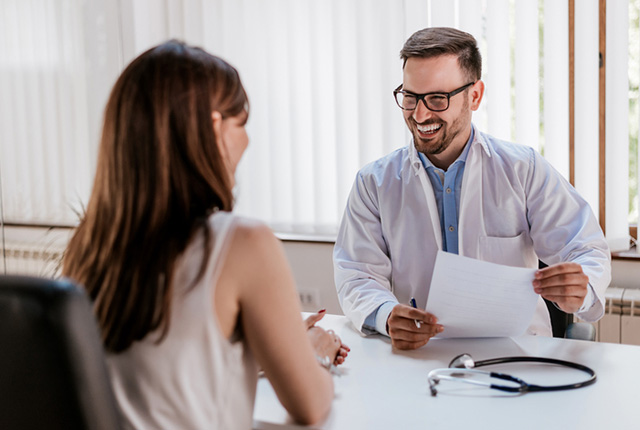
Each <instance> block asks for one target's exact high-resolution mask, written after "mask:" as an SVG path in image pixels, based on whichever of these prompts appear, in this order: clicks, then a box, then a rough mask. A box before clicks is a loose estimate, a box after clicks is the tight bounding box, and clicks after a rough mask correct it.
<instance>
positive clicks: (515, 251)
mask: <svg viewBox="0 0 640 430" xmlns="http://www.w3.org/2000/svg"><path fill="white" fill-rule="evenodd" d="M479 251H480V259H481V260H483V261H489V262H491V263H497V264H504V265H506V266H514V267H532V268H535V267H537V261H538V258H537V257H536V254H535V252H534V251H533V247H532V246H531V239H529V237H528V236H527V235H525V233H520V234H519V235H518V236H513V237H496V236H480V243H479Z"/></svg>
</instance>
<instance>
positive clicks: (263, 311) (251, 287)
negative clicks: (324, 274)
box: [215, 220, 341, 424]
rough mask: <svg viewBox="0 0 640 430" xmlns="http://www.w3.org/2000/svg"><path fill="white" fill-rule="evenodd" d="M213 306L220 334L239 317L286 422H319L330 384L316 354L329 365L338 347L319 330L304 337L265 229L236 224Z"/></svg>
mask: <svg viewBox="0 0 640 430" xmlns="http://www.w3.org/2000/svg"><path fill="white" fill-rule="evenodd" d="M234 296H235V298H234ZM219 299H220V300H219ZM233 302H235V306H234V303H233ZM229 305H231V306H229ZM215 306H216V313H217V315H218V318H219V321H220V325H221V327H222V329H223V331H224V332H225V334H226V335H230V334H231V333H232V332H233V328H234V327H235V323H236V322H237V321H238V320H237V319H236V317H234V315H236V316H237V318H239V321H241V323H242V327H243V331H244V334H245V336H246V338H247V342H248V344H249V347H250V348H251V350H252V352H253V354H254V355H255V357H256V359H257V361H258V363H259V364H260V365H261V367H262V369H263V370H264V372H265V375H266V376H267V377H268V378H269V380H270V381H271V384H272V385H273V388H274V389H275V392H276V394H277V395H278V398H279V399H280V402H281V403H282V405H283V406H284V407H285V408H286V409H287V411H288V412H289V413H290V414H291V415H292V417H293V418H294V419H296V420H297V421H299V422H301V423H304V424H311V423H315V422H317V421H319V420H321V419H322V418H324V417H325V416H326V414H327V412H328V411H329V408H330V406H331V401H332V399H333V395H334V393H333V380H332V378H331V375H330V373H329V372H327V370H326V369H324V368H322V367H321V366H320V365H319V364H318V362H317V359H316V355H320V356H321V357H324V356H325V355H326V356H330V359H331V360H332V361H333V360H334V359H335V358H336V356H337V354H338V351H339V349H340V346H341V343H340V340H339V338H337V337H336V336H335V335H332V334H330V333H327V332H326V331H324V330H322V329H321V328H319V327H315V328H314V329H313V336H308V335H310V334H311V333H308V332H307V328H306V326H305V324H304V322H303V320H302V317H301V310H300V305H299V299H298V294H297V292H296V289H295V286H294V281H293V277H292V275H291V271H290V269H289V266H288V263H287V260H286V258H285V255H284V251H283V249H282V246H281V244H280V242H279V241H278V239H277V238H276V237H275V236H274V235H273V233H272V232H271V230H270V229H269V228H268V227H266V226H264V225H262V224H260V223H257V222H252V221H248V220H241V222H240V225H239V226H238V227H237V228H236V230H235V232H234V236H233V239H232V243H231V245H230V248H229V253H228V254H227V257H226V261H225V264H224V267H223V270H222V273H221V277H220V278H219V282H218V286H217V287H216V293H215ZM237 306H239V308H238V309H237V311H236V312H234V311H233V308H234V307H237ZM230 310H231V312H230ZM311 337H313V339H314V344H315V345H316V347H317V349H318V351H319V352H316V351H315V350H314V348H313V346H312V344H311V342H310V338H311Z"/></svg>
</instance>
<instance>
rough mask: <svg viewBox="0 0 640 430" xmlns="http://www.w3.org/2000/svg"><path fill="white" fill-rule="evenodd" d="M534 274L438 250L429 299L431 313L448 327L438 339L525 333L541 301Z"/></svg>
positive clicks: (521, 269)
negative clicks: (534, 288) (537, 292)
mask: <svg viewBox="0 0 640 430" xmlns="http://www.w3.org/2000/svg"><path fill="white" fill-rule="evenodd" d="M535 272H536V270H535V269H525V268H521V267H510V266H503V265H501V264H494V263H487V262H486V261H480V260H475V259H473V258H468V257H462V256H460V255H457V254H451V253H448V252H443V251H439V252H438V255H437V257H436V263H435V267H434V270H433V277H432V278H431V287H430V289H429V298H428V300H427V312H429V313H431V314H433V315H435V316H436V317H437V318H438V323H439V324H442V325H443V326H444V331H443V332H442V333H440V334H439V335H438V336H437V337H439V338H448V337H512V336H519V335H521V334H523V333H524V332H525V330H526V329H527V327H528V326H529V324H530V323H531V319H532V318H533V313H534V312H535V308H536V303H537V301H538V295H537V294H536V293H535V292H534V291H533V286H532V285H531V281H532V280H533V278H534V273H535Z"/></svg>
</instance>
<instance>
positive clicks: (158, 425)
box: [107, 212, 258, 430]
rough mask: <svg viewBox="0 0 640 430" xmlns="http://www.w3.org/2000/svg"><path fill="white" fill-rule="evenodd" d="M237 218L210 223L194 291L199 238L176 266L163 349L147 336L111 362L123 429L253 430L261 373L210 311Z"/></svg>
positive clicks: (218, 216) (221, 216) (219, 217)
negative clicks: (206, 256)
mask: <svg viewBox="0 0 640 430" xmlns="http://www.w3.org/2000/svg"><path fill="white" fill-rule="evenodd" d="M236 219H237V218H235V216H234V215H232V214H231V213H229V212H216V213H215V214H213V215H212V216H211V217H210V218H209V219H208V225H209V228H210V231H211V233H212V235H211V242H212V245H213V247H212V252H211V254H210V256H209V260H208V263H207V268H206V272H205V273H204V275H203V276H202V278H201V279H200V280H199V281H198V283H197V284H195V285H193V279H194V278H195V276H196V275H197V274H198V273H199V269H200V265H201V262H202V258H203V252H204V249H203V248H204V246H203V245H204V234H202V233H201V234H199V235H198V236H197V237H195V238H194V239H193V240H192V241H191V243H190V244H189V245H188V246H187V248H186V250H185V252H184V253H183V255H182V256H181V257H180V259H179V260H178V262H177V265H176V272H175V275H174V282H173V287H174V296H173V302H172V309H171V325H170V327H169V331H168V333H167V336H166V337H165V338H164V339H163V340H162V342H161V343H160V344H156V343H154V340H156V339H157V338H158V333H152V334H150V335H147V336H146V337H145V338H144V339H143V340H142V341H140V342H135V343H134V344H133V345H132V346H131V347H130V348H128V349H127V350H126V351H124V352H123V353H120V354H108V356H107V364H108V367H109V372H110V374H111V380H112V385H113V388H114V391H115V396H116V398H117V401H118V404H119V406H120V410H121V413H122V418H123V421H124V426H125V428H130V429H144V430H149V429H171V430H173V429H184V430H188V429H225V430H226V429H250V428H251V427H252V424H253V405H254V400H255V393H256V384H257V378H258V370H257V366H256V363H255V360H254V358H253V355H252V354H251V351H250V350H249V348H248V346H247V345H246V343H245V340H244V339H239V337H240V336H238V333H234V336H233V339H232V341H229V340H228V339H226V338H225V337H224V335H223V334H222V332H221V331H220V327H219V326H218V322H217V319H216V317H215V315H214V312H215V309H214V307H213V297H214V288H215V285H216V283H217V280H218V276H219V272H220V268H221V267H222V264H223V262H224V259H225V257H226V254H227V250H228V247H229V243H230V236H231V232H232V231H233V229H234V225H235V221H236Z"/></svg>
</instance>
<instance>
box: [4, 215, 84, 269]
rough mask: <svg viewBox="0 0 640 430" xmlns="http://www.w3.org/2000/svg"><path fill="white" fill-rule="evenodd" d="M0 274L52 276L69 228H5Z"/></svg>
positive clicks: (58, 262) (63, 247) (59, 267)
mask: <svg viewBox="0 0 640 430" xmlns="http://www.w3.org/2000/svg"><path fill="white" fill-rule="evenodd" d="M4 233H5V235H4V238H3V239H4V240H3V242H4V249H2V246H1V245H2V244H0V273H7V274H15V275H30V276H38V277H43V278H52V277H57V276H59V275H60V271H61V268H62V257H63V255H64V249H65V247H66V243H67V240H68V239H69V234H70V233H71V229H64V228H60V229H44V228H29V227H6V228H5V232H4Z"/></svg>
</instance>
